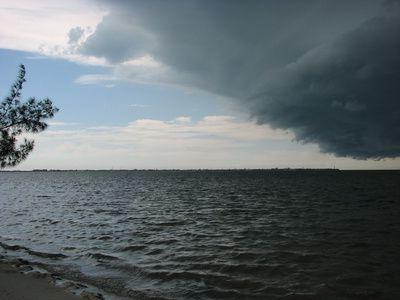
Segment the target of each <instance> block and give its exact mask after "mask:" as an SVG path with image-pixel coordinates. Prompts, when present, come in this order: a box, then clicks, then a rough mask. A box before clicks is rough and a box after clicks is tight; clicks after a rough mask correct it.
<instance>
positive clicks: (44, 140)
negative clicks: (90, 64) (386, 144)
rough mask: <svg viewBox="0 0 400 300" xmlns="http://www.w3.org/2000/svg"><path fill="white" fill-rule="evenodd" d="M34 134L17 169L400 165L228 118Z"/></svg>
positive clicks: (144, 122) (142, 122) (146, 122)
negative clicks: (345, 154)
mask: <svg viewBox="0 0 400 300" xmlns="http://www.w3.org/2000/svg"><path fill="white" fill-rule="evenodd" d="M34 138H35V140H36V148H35V150H34V152H33V153H32V155H31V156H30V157H29V158H28V159H27V160H26V161H25V162H23V163H22V164H21V165H20V166H19V169H34V168H49V169H50V168H60V169H111V168H116V169H133V168H139V169H141V168H143V169H147V168H158V169H168V168H182V169H190V168H195V169H196V168H214V169H215V168H273V167H289V166H290V167H326V168H331V167H333V166H336V167H339V168H396V167H397V168H399V167H400V160H383V161H379V162H378V161H373V160H372V161H371V160H370V161H354V160H352V159H349V158H335V157H334V156H332V155H327V154H321V153H318V148H317V147H316V146H309V145H308V146H302V145H299V146H297V147H295V149H294V148H291V147H288V145H290V143H291V142H290V141H291V139H292V135H291V134H290V133H286V132H283V131H281V130H273V129H271V128H270V127H268V126H266V125H261V126H260V125H257V124H255V123H253V122H251V121H239V120H236V119H234V118H232V117H230V116H207V117H205V118H203V119H201V120H199V121H193V120H191V119H190V117H178V118H176V119H174V120H171V121H162V120H154V119H140V120H136V121H133V122H130V123H129V124H127V125H126V126H113V127H109V126H98V127H89V128H84V129H76V130H75V129H62V130H61V129H52V128H50V129H49V130H47V131H45V132H43V133H41V134H39V135H35V136H34Z"/></svg>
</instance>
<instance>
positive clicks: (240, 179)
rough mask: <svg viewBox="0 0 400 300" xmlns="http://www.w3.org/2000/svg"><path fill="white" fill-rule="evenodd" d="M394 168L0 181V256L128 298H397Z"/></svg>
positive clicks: (398, 179) (398, 217) (398, 175)
mask: <svg viewBox="0 0 400 300" xmlns="http://www.w3.org/2000/svg"><path fill="white" fill-rule="evenodd" d="M399 183H400V172H396V171H393V172H381V171H375V172H372V171H370V172H367V171H364V172H362V171H346V172H345V171H341V172H335V171H296V172H289V171H281V172H278V171H197V172H196V171H85V172H2V173H0V242H1V244H0V246H1V247H0V249H2V252H3V254H7V255H8V256H12V257H23V258H25V259H28V260H29V261H33V262H37V263H40V264H43V266H46V268H48V269H50V270H53V271H54V270H56V271H57V272H58V273H59V274H61V276H63V277H64V278H69V279H74V280H76V281H81V282H84V283H88V284H91V285H94V286H97V287H99V288H101V289H102V290H104V291H107V292H111V293H113V294H115V295H118V296H125V297H139V298H140V299H153V298H154V299H157V298H161V299H397V298H400V287H399V286H400V256H399V253H400V203H399V201H400V188H399Z"/></svg>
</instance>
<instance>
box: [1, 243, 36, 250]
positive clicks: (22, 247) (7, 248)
mask: <svg viewBox="0 0 400 300" xmlns="http://www.w3.org/2000/svg"><path fill="white" fill-rule="evenodd" d="M0 246H1V247H3V248H4V249H6V250H12V251H18V250H29V248H27V247H24V246H20V245H8V244H6V243H3V242H0Z"/></svg>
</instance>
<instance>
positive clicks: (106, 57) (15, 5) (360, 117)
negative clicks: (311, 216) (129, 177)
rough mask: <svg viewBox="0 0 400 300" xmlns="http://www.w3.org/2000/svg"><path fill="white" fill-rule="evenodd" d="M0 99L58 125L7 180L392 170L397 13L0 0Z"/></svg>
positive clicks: (396, 136) (323, 4)
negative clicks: (34, 108) (161, 172)
mask: <svg viewBox="0 0 400 300" xmlns="http://www.w3.org/2000/svg"><path fill="white" fill-rule="evenodd" d="M0 18H1V20H2V25H1V26H0V66H1V68H2V74H1V76H0V91H1V96H2V97H5V96H6V95H7V92H8V90H9V87H10V85H11V84H12V83H13V81H14V80H15V78H16V74H17V70H18V65H19V64H21V63H22V64H24V65H25V66H26V69H27V82H26V83H25V85H24V89H23V97H25V98H28V97H31V96H34V97H37V98H38V99H41V98H45V97H49V98H50V99H51V100H52V101H53V102H54V104H55V105H56V106H57V107H58V108H59V109H60V111H59V112H58V113H57V115H56V116H55V118H53V119H51V120H49V125H50V126H49V128H48V129H47V130H46V131H44V132H42V133H39V134H35V135H34V136H33V137H32V138H34V139H35V149H34V151H33V152H32V154H31V155H30V156H29V158H28V159H27V160H26V161H24V162H23V163H22V164H21V165H20V166H18V167H17V169H20V170H30V169H35V168H48V169H177V168H180V169H198V168H210V169H218V168H276V167H278V168H286V167H291V168H333V167H336V168H341V169H399V168H400V159H399V156H400V121H399V120H400V101H399V96H400V85H399V84H398V82H399V79H400V72H399V70H400V39H399V38H398V37H399V36H400V2H399V1H397V0H389V1H388V0H386V1H379V0H346V1H345V0H338V1H327V0H318V1H317V0H304V1H289V0H283V1H269V0H265V1H256V0H253V1H235V0H233V1H225V0H219V1H211V0H188V1H182V0H179V1H178V0H176V1H175V0H170V1H161V0H148V1H143V0H142V1H135V0H133V1H121V0H114V1H111V0H80V1H77V0H71V1H50V0H42V1H39V0H19V1H4V0H0Z"/></svg>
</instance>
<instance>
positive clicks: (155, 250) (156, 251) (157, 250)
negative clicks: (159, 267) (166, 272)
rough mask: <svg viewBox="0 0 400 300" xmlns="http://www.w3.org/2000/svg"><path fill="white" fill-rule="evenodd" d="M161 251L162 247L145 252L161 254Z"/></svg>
mask: <svg viewBox="0 0 400 300" xmlns="http://www.w3.org/2000/svg"><path fill="white" fill-rule="evenodd" d="M161 253H163V250H162V249H154V250H151V251H149V252H147V253H146V254H147V255H157V254H161Z"/></svg>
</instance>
